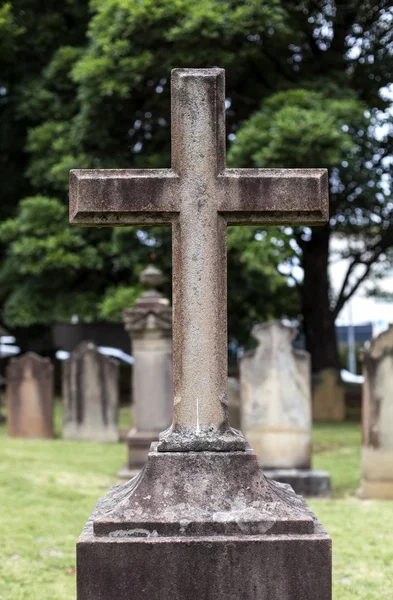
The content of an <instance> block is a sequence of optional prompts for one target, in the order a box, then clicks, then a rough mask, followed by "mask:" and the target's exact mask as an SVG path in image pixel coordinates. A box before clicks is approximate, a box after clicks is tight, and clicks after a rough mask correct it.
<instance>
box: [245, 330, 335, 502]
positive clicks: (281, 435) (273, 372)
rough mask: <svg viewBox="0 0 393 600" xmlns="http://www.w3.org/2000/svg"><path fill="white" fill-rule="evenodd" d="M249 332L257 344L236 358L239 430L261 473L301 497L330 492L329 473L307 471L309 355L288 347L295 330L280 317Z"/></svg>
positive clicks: (309, 401) (308, 454)
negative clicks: (238, 383)
mask: <svg viewBox="0 0 393 600" xmlns="http://www.w3.org/2000/svg"><path fill="white" fill-rule="evenodd" d="M252 334H253V336H254V337H255V339H256V340H257V342H258V346H257V347H256V349H255V350H252V351H250V352H248V353H246V354H245V355H244V356H243V358H242V359H241V361H240V382H241V425H242V431H243V432H244V434H245V436H246V438H247V439H248V441H249V442H250V445H251V447H252V448H253V449H254V450H255V452H256V454H257V456H258V460H259V464H260V465H261V467H262V469H263V471H264V473H265V474H266V475H268V476H269V477H272V478H273V479H275V480H277V481H281V482H283V483H290V484H291V485H292V487H293V488H294V490H295V491H296V492H297V493H301V494H302V495H306V496H321V495H322V496H325V495H329V493H330V480H329V475H328V474H327V473H325V472H321V471H313V470H312V469H311V452H312V441H311V427H312V421H311V366H310V355H309V354H308V352H306V351H304V350H295V349H294V348H293V346H292V341H293V339H294V337H295V335H296V328H294V327H291V326H289V325H285V324H284V323H283V322H281V321H270V322H269V323H265V324H263V325H256V326H255V327H254V328H253V330H252Z"/></svg>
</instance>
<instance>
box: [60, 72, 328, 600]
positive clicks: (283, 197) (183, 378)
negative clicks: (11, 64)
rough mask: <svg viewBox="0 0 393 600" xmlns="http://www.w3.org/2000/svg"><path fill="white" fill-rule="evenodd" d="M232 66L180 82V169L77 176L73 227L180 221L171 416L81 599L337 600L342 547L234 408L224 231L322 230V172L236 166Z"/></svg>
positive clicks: (89, 552) (114, 494)
mask: <svg viewBox="0 0 393 600" xmlns="http://www.w3.org/2000/svg"><path fill="white" fill-rule="evenodd" d="M224 100H225V85H224V71H223V70H222V69H197V70H193V69H175V70H174V71H173V72H172V168H171V169H152V170H116V169H115V170H87V171H72V172H71V181H70V185H71V190H70V220H71V223H73V224H76V225H100V226H102V225H107V226H117V225H131V224H132V225H139V224H140V225H142V224H143V225H149V224H151V225H153V224H154V225H157V224H165V225H167V224H171V225H172V231H173V311H174V322H173V347H174V407H173V408H174V410H173V422H172V426H171V427H170V428H169V429H168V430H167V431H165V432H163V433H162V434H161V435H160V440H159V442H158V443H157V444H152V448H151V452H150V454H149V456H148V460H147V463H146V466H145V468H144V469H143V471H142V472H141V473H140V474H139V475H138V476H137V477H135V478H134V479H132V480H131V481H129V482H128V483H126V484H124V485H122V486H118V487H116V488H113V489H112V490H111V491H110V492H109V493H108V495H107V496H106V497H105V498H104V499H102V500H101V501H100V502H99V503H98V504H97V507H96V509H95V511H94V512H93V515H92V517H91V518H90V519H89V521H88V522H87V524H86V526H85V528H84V530H83V533H82V535H81V537H80V539H79V542H78V546H77V592H78V600H93V599H94V600H110V599H112V598H117V600H126V599H127V600H129V598H130V597H132V598H133V600H142V599H147V598H149V600H166V599H169V598H170V599H171V600H184V599H185V598H193V600H202V599H203V600H213V599H214V600H221V599H222V600H224V598H225V600H239V598H242V599H244V600H250V599H252V600H305V599H307V600H330V599H331V541H330V538H329V536H328V535H327V533H326V532H325V531H324V529H323V528H322V526H321V524H320V523H319V522H318V521H317V519H316V518H315V517H314V515H313V513H312V512H311V510H310V509H309V508H308V506H307V504H306V503H305V502H304V500H303V499H302V498H301V497H299V496H296V495H295V494H294V493H293V491H292V490H291V489H290V488H289V486H285V485H283V484H278V483H275V482H272V481H270V480H268V479H266V478H265V477H264V475H263V473H262V471H261V470H260V468H259V465H258V461H257V457H256V455H255V453H254V452H253V451H252V450H251V449H250V447H249V446H248V444H247V442H246V441H245V439H244V437H243V436H242V435H241V434H240V432H237V431H235V430H233V429H231V428H230V426H229V422H228V406H227V331H226V329H227V328H226V313H227V306H226V289H227V286H226V227H227V225H228V224H229V223H230V224H248V223H262V224H269V223H322V222H325V221H326V220H327V218H328V194H327V172H326V171H325V170H323V169H313V170H296V169H295V170H292V169H289V170H283V169H266V170H264V169H249V170H248V169H226V168H225V102H224Z"/></svg>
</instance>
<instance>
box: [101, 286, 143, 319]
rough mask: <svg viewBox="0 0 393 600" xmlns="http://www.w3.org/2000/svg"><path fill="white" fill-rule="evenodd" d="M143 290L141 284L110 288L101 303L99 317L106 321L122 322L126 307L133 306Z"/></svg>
mask: <svg viewBox="0 0 393 600" xmlns="http://www.w3.org/2000/svg"><path fill="white" fill-rule="evenodd" d="M142 292H143V289H142V288H141V287H139V286H135V287H130V286H126V285H120V286H119V287H117V288H114V289H109V290H108V291H107V292H106V294H105V297H104V299H103V300H102V302H101V303H100V306H99V317H100V318H101V319H102V320H104V321H113V322H115V323H119V322H121V320H122V315H123V311H124V309H125V308H132V307H133V306H134V305H135V302H136V301H137V300H138V298H139V297H140V296H141V294H142Z"/></svg>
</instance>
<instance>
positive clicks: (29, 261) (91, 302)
mask: <svg viewBox="0 0 393 600" xmlns="http://www.w3.org/2000/svg"><path fill="white" fill-rule="evenodd" d="M66 219H67V216H66V208H65V206H64V205H62V204H61V202H60V201H59V200H57V199H51V198H46V197H42V196H36V197H33V198H26V199H25V200H23V201H22V202H21V203H20V208H19V213H18V215H17V216H16V217H15V218H13V219H8V220H7V221H5V222H4V223H2V224H1V225H0V242H2V243H4V244H6V245H7V256H6V260H5V261H4V263H3V264H2V266H1V268H0V289H1V292H0V294H1V296H2V297H3V298H5V304H4V318H5V320H6V321H7V323H9V324H10V325H11V326H21V327H23V326H27V325H31V324H35V323H37V324H38V323H39V324H45V323H48V322H52V321H54V320H57V319H58V320H67V319H69V318H70V317H71V316H72V315H73V314H79V315H80V316H81V318H83V319H85V320H87V321H90V320H93V319H94V318H95V317H96V314H97V309H96V304H97V301H98V298H97V295H96V291H95V290H94V287H92V288H91V289H89V287H88V286H86V287H85V288H84V290H83V292H82V291H78V290H75V289H73V284H74V283H75V282H77V281H78V279H80V278H81V277H86V278H87V281H88V280H89V278H90V277H91V274H92V273H94V272H100V271H102V269H103V265H104V258H103V253H101V252H100V244H96V245H95V246H94V245H91V244H89V240H88V239H87V238H86V236H83V234H82V231H81V230H78V229H73V228H71V227H70V226H68V227H64V223H65V222H66ZM84 285H86V282H84Z"/></svg>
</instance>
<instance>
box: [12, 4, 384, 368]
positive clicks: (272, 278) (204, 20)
mask: <svg viewBox="0 0 393 600" xmlns="http://www.w3.org/2000/svg"><path fill="white" fill-rule="evenodd" d="M33 4H35V3H33V2H32V0H30V1H28V0H18V1H16V2H15V3H12V7H11V6H10V5H8V4H6V5H5V6H6V8H3V9H2V12H0V28H3V29H5V31H6V34H5V35H4V36H3V40H2V43H4V44H5V49H4V55H3V56H4V58H2V59H1V60H3V61H4V63H5V65H6V67H7V68H6V69H5V74H6V76H5V84H4V88H5V89H6V91H7V93H6V96H7V102H6V106H7V107H8V108H7V109H5V110H8V111H9V110H10V107H12V110H11V113H10V112H9V113H8V116H9V114H11V118H8V117H7V118H6V119H5V120H3V124H4V123H7V126H8V127H10V124H12V125H13V126H14V125H15V123H16V122H18V123H19V125H20V126H19V125H18V132H19V133H18V136H17V138H16V139H15V140H14V141H13V144H14V145H15V149H16V150H15V151H16V152H17V153H19V154H18V156H19V157H22V160H21V162H18V169H19V173H20V177H19V178H18V177H16V178H14V179H13V181H16V182H17V183H18V185H19V186H21V187H19V188H18V187H17V186H16V184H15V186H16V187H13V196H12V202H14V203H15V199H17V200H19V199H20V198H22V197H23V189H22V188H23V186H25V188H28V194H30V195H33V194H34V193H35V194H36V193H39V194H41V195H44V196H47V197H48V198H58V201H57V202H58V205H59V206H60V205H63V204H65V202H66V193H67V187H68V171H69V169H70V168H72V167H78V168H81V167H93V168H95V167H101V168H105V167H114V166H116V167H126V168H128V167H141V168H146V167H165V166H169V164H170V102H169V100H170V90H169V87H170V86H169V81H170V70H171V68H173V67H182V66H184V67H207V66H215V65H217V66H221V67H224V68H226V78H227V131H228V145H230V144H231V143H232V142H234V143H233V146H232V149H230V154H229V160H230V162H231V164H234V165H236V166H252V165H256V166H266V167H276V166H277V167H286V166H288V167H289V166H290V167H296V166H298V167H311V166H325V167H326V166H327V167H329V169H330V187H331V211H332V218H331V222H330V225H329V226H328V227H325V228H320V229H317V228H296V229H290V228H284V229H280V228H272V229H269V231H268V232H265V231H263V230H262V229H260V228H244V229H240V228H237V229H235V228H234V229H233V230H232V229H230V230H229V234H228V250H229V264H228V269H229V285H230V288H229V301H230V304H229V324H230V330H231V331H232V332H235V333H234V334H236V335H238V336H239V337H240V338H241V336H243V338H244V330H245V329H247V328H249V326H250V324H251V323H252V321H254V320H257V319H264V318H269V317H272V316H279V315H281V314H287V315H289V316H294V315H297V314H298V312H299V310H301V312H302V314H303V320H304V326H305V332H306V338H307V345H308V348H309V349H310V350H311V352H312V354H313V360H314V364H315V365H317V367H316V368H318V369H319V368H323V367H325V366H337V360H338V359H337V356H338V353H337V351H336V348H335V340H334V318H335V316H336V315H337V313H338V311H339V310H340V308H341V307H342V306H343V304H344V303H345V301H346V299H347V298H348V297H349V296H350V295H351V293H353V292H354V290H355V289H356V288H357V286H358V285H359V284H360V280H361V278H359V277H357V278H356V277H354V273H355V270H356V269H355V266H356V265H358V264H363V265H364V273H365V275H364V277H368V276H369V275H370V273H371V272H372V271H373V269H374V268H375V265H378V264H380V265H382V264H383V260H384V259H385V256H386V252H388V251H389V248H390V247H391V246H392V245H393V239H392V234H391V230H392V228H391V226H390V225H391V221H392V214H393V211H392V208H393V207H392V205H391V203H390V200H389V194H390V183H391V175H392V172H391V171H392V161H391V158H390V157H391V155H392V136H391V127H392V123H391V122H392V117H391V113H389V112H388V111H387V108H388V106H389V99H388V96H387V95H386V90H387V89H388V86H389V85H390V84H391V81H392V76H393V73H392V70H393V65H392V43H393V26H392V21H393V13H392V8H391V2H390V1H389V0H377V1H375V0H374V1H373V2H371V0H301V1H300V2H297V3H294V2H292V0H269V1H267V2H260V1H259V0H249V1H248V2H243V1H240V0H229V1H228V0H226V1H225V2H224V1H222V0H201V1H200V2H199V3H195V2H191V1H190V0H158V1H154V2H153V1H152V0H92V2H91V3H90V11H91V12H89V7H88V5H87V3H85V2H77V1H76V0H75V1H74V2H72V1H70V2H67V3H66V5H64V7H63V6H62V7H59V6H57V7H55V8H53V7H54V5H53V4H51V3H49V2H48V3H47V4H46V3H43V4H42V7H41V5H40V7H41V8H40V11H41V13H40V15H41V17H43V18H42V19H36V20H38V21H39V23H40V27H39V30H38V32H37V38H36V37H35V32H34V31H33V26H32V23H33V22H34V20H33V12H34V11H33ZM75 23H77V27H75ZM70 31H72V35H69V33H70ZM67 34H68V35H67ZM56 36H57V37H56ZM22 56H27V59H26V66H24V63H23V61H22V60H21V57H22ZM7 61H8V62H7ZM15 61H18V69H19V71H17V75H18V76H19V83H16V81H15V80H12V76H11V75H10V73H12V72H13V70H12V69H13V68H14V67H15V64H16V62H15ZM7 78H8V79H7ZM11 90H14V96H13V97H12V98H13V99H12V101H11V93H10V91H11ZM3 108H4V106H3ZM4 114H5V115H6V116H7V113H6V112H4ZM7 119H8V120H7ZM4 127H5V126H3V130H2V131H3V133H1V131H0V134H1V135H4V131H5V129H4ZM19 134H20V135H19ZM26 150H27V152H28V154H27V155H26ZM11 153H12V149H11V147H10V149H9V151H7V152H6V162H5V163H4V165H5V167H4V168H5V169H7V168H9V167H10V165H11V163H12V164H14V163H13V162H12V161H11V159H10V158H9V157H10V156H11ZM21 182H23V186H22V184H21ZM26 182H27V183H26ZM25 188H24V189H25ZM28 194H25V195H28ZM10 197H11V193H10ZM35 201H36V202H43V198H41V199H38V200H37V199H36V200H35ZM7 202H8V201H7ZM5 206H8V204H7V203H6V204H5ZM26 210H27V205H25V204H24V205H22V206H21V208H20V211H19V213H18V215H17V216H16V217H15V219H16V220H12V221H11V222H9V223H6V224H5V225H4V227H3V228H2V230H1V231H2V233H1V240H2V243H3V247H5V248H6V249H7V258H6V261H5V264H4V265H3V267H2V272H1V273H2V274H1V277H2V281H3V286H2V290H3V289H7V290H8V292H7V293H5V292H3V291H2V292H1V294H2V297H3V299H4V300H3V301H4V302H5V303H6V304H5V306H6V313H7V315H8V317H7V319H8V320H10V319H11V321H12V320H13V321H14V322H20V320H21V319H20V317H19V316H18V310H19V309H18V306H19V303H18V302H16V301H15V300H14V301H13V302H14V306H15V311H14V313H12V314H13V316H11V312H10V308H9V307H10V306H11V305H12V301H11V298H12V297H14V298H15V295H16V294H19V298H21V297H24V294H23V292H20V290H23V286H28V288H29V290H33V288H34V286H42V287H41V292H43V291H44V290H47V291H48V288H49V289H52V288H51V286H52V281H51V279H50V278H48V271H46V269H47V268H48V269H49V265H46V263H48V262H50V260H51V258H50V257H51V256H52V257H53V256H54V255H55V252H54V251H53V252H50V251H49V249H48V248H45V249H43V246H42V244H43V242H42V240H41V239H37V238H39V235H38V234H36V232H35V231H32V232H31V235H32V236H33V238H32V239H31V244H32V246H33V248H34V252H35V253H38V254H39V253H40V252H41V254H39V256H40V258H39V259H38V260H37V261H36V264H37V265H39V266H36V267H35V268H36V269H37V270H36V273H27V274H23V273H22V272H20V271H18V268H19V267H18V265H16V262H19V263H24V262H25V261H26V267H23V268H26V269H29V268H30V267H29V259H28V256H27V254H28V253H27V247H26V245H25V246H24V244H23V242H21V245H22V247H23V246H24V249H25V250H26V253H25V254H24V252H25V250H23V248H21V247H20V246H19V249H18V239H17V235H14V236H13V234H12V232H11V233H10V231H11V230H12V227H14V234H15V232H16V231H17V230H19V231H20V228H21V227H22V224H23V223H22V222H23V218H22V217H23V214H24V211H26ZM37 210H38V209H37ZM10 212H12V211H9V212H8V214H10ZM25 214H27V213H26V212H25ZM41 214H42V213H41ZM59 215H60V213H59ZM59 218H60V217H59ZM64 218H65V215H64ZM64 229H67V230H68V228H67V227H66V226H65V225H64ZM332 231H334V232H337V233H339V234H341V235H345V236H348V235H350V236H351V238H350V239H351V240H355V241H354V242H353V243H352V246H351V247H350V248H349V249H348V256H349V257H350V259H351V260H350V267H349V272H348V276H347V277H346V278H345V280H344V282H343V288H342V290H341V292H340V294H339V295H338V297H337V298H332V295H331V291H330V287H329V281H328V277H327V265H328V256H329V255H328V250H329V237H330V234H331V232H332ZM53 235H54V236H55V238H56V244H57V245H58V246H59V248H58V249H57V252H58V253H59V256H60V257H61V259H59V265H58V267H57V268H58V269H59V270H61V268H62V267H61V264H62V263H61V261H62V260H64V269H63V272H62V276H61V277H60V278H59V283H58V295H57V296H56V294H55V293H52V292H51V293H50V294H48V293H46V294H44V298H48V297H49V296H52V300H53V302H52V305H53V307H54V308H53V309H52V312H51V313H50V312H47V313H46V315H47V316H46V317H40V318H42V319H43V318H47V320H48V321H49V320H50V319H53V318H59V315H60V313H61V311H60V307H61V302H62V300H63V299H64V298H67V297H68V300H67V302H66V304H67V306H71V305H72V306H73V307H74V308H75V307H76V306H77V298H78V294H79V295H80V297H81V298H82V297H83V298H84V299H85V301H84V302H85V303H84V304H83V303H81V304H83V306H84V307H85V308H83V307H81V308H80V309H79V308H78V310H79V311H81V315H82V314H83V315H84V318H96V317H97V316H100V315H101V316H105V317H106V318H118V317H119V308H118V307H119V305H120V304H121V302H122V299H126V298H127V301H128V300H129V301H130V302H131V301H132V300H133V298H134V297H135V295H134V291H135V290H136V289H137V288H136V286H137V285H138V277H137V275H138V270H140V269H141V268H143V267H144V266H145V264H147V262H148V261H149V258H150V255H151V253H152V252H154V253H155V254H156V255H157V261H158V263H159V264H160V265H162V267H163V269H164V271H165V272H166V274H167V275H168V278H167V279H168V281H169V280H170V277H169V276H170V266H169V252H170V251H169V248H170V234H169V232H168V231H167V230H157V229H155V230H153V231H148V230H146V231H138V230H132V229H131V230H124V231H122V232H120V233H119V232H117V231H116V232H110V231H103V230H93V231H88V230H85V231H82V232H77V233H75V234H74V233H72V234H71V233H69V232H68V231H67V232H64V231H62V227H61V226H60V225H59V229H58V231H57V233H55V234H53ZM74 235H75V237H73V236H74ZM69 236H71V237H69ZM78 236H79V237H78ZM354 236H356V237H354ZM49 237H50V236H49ZM71 240H72V241H71ZM78 240H80V242H79V241H78ZM78 243H81V244H82V245H81V246H80V247H79V248H78V247H77V244H78ZM73 244H75V246H73ZM83 244H85V246H83ZM40 249H41V250H40ZM18 252H19V253H20V254H19V261H18V260H17V259H16V258H15V257H16V256H17V253H18ZM83 252H85V254H86V257H87V258H86V261H87V262H86V263H85V264H83V265H82V261H81V260H79V258H80V257H81V256H82V255H83ZM15 253H16V254H15ZM73 253H75V254H76V255H77V256H75V261H70V262H73V265H74V266H73V268H69V267H68V266H66V263H67V260H68V259H70V254H73ZM46 254H48V255H49V256H48V257H46V256H45V257H44V255H46ZM22 256H23V258H22ZM67 257H68V258H67ZM12 261H13V264H14V265H15V268H12V267H10V266H9V265H10V264H12ZM296 264H299V265H301V266H302V267H303V269H304V280H303V283H302V284H301V285H299V286H298V289H296V288H295V286H293V285H292V284H293V279H292V278H291V276H290V268H289V267H290V265H296ZM78 265H81V266H80V268H79V267H78ZM88 265H89V266H88ZM20 268H22V267H20ZM66 271H67V273H69V274H68V275H67V273H66ZM280 271H281V274H280ZM63 275H64V277H63ZM67 277H68V278H67ZM12 278H13V279H12ZM11 282H12V285H11ZM61 288H63V291H62V292H61ZM71 290H72V291H71ZM127 290H128V291H127ZM133 290H134V291H133ZM54 292H55V291H54ZM168 293H169V292H168ZM127 294H129V295H128V296H127ZM39 297H40V296H39V294H38V295H37V296H36V300H37V302H38V301H39ZM73 298H74V300H73ZM46 301H47V300H46V299H45V302H46ZM48 304H49V302H48ZM35 306H36V305H35ZM87 306H88V308H87ZM7 307H8V308H7ZM83 311H84V312H83ZM22 312H23V311H22V304H21V306H20V314H22ZM74 312H75V310H74ZM24 314H25V315H28V314H32V315H34V314H35V312H34V310H32V312H31V313H29V310H26V312H25V313H24ZM40 314H45V310H44V309H43V310H42V311H41V313H40ZM61 314H64V313H61ZM116 315H117V316H116ZM26 318H27V320H28V317H26ZM32 318H33V320H34V319H36V317H32ZM37 318H38V317H37ZM11 321H10V322H11ZM242 332H243V333H242ZM321 348H322V350H321Z"/></svg>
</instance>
